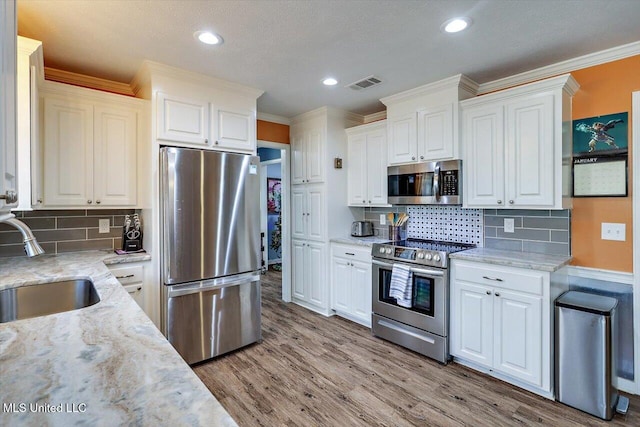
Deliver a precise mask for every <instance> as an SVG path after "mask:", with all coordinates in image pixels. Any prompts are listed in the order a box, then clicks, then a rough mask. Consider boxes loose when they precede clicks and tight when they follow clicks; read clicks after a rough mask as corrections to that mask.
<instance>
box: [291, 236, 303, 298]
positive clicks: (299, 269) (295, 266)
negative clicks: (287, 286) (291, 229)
mask: <svg viewBox="0 0 640 427" xmlns="http://www.w3.org/2000/svg"><path fill="white" fill-rule="evenodd" d="M305 248H306V243H304V242H302V241H300V240H292V241H291V278H292V281H293V297H294V298H297V299H299V300H303V301H305V300H306V299H307V293H306V292H305V283H306V280H305V276H306V274H305V272H306V270H307V267H306V265H305V260H306V257H305Z"/></svg>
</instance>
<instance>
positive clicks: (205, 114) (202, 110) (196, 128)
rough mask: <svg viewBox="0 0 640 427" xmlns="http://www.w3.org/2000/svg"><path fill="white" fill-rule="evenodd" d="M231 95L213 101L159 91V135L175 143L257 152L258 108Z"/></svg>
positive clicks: (214, 148) (163, 139)
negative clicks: (244, 104)
mask: <svg viewBox="0 0 640 427" xmlns="http://www.w3.org/2000/svg"><path fill="white" fill-rule="evenodd" d="M227 97H228V95H226V94H224V95H220V99H218V100H211V102H210V101H209V100H203V99H197V98H193V99H190V98H186V97H184V96H174V95H170V94H167V93H163V92H158V94H157V130H156V134H157V138H158V139H159V140H161V141H163V142H164V141H166V142H164V143H169V144H172V143H177V144H175V145H184V146H188V147H189V146H190V147H196V148H204V149H211V150H223V151H233V152H240V153H248V154H254V153H255V152H256V113H255V110H254V109H252V108H251V105H249V103H247V105H246V106H245V107H243V106H242V104H243V103H242V102H236V101H235V100H233V99H227ZM230 98H233V97H230ZM225 100H226V101H228V103H225ZM253 108H255V100H254V101H253Z"/></svg>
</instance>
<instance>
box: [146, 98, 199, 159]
mask: <svg viewBox="0 0 640 427" xmlns="http://www.w3.org/2000/svg"><path fill="white" fill-rule="evenodd" d="M157 96H158V104H157V109H158V111H157V118H158V129H157V133H158V135H157V138H158V139H162V140H165V141H177V142H184V143H188V144H193V145H196V146H200V147H206V146H208V145H209V144H208V143H209V141H208V136H207V128H208V126H207V118H208V110H209V103H208V102H206V101H199V100H193V99H185V98H179V97H174V96H172V95H168V94H165V93H162V92H158V95H157Z"/></svg>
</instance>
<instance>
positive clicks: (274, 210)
mask: <svg viewBox="0 0 640 427" xmlns="http://www.w3.org/2000/svg"><path fill="white" fill-rule="evenodd" d="M281 208H282V180H281V179H280V178H267V212H268V213H270V214H279V213H280V211H281Z"/></svg>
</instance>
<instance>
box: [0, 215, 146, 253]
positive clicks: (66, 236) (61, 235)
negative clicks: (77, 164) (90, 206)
mask: <svg viewBox="0 0 640 427" xmlns="http://www.w3.org/2000/svg"><path fill="white" fill-rule="evenodd" d="M135 212H136V211H135V209H99V210H86V209H78V210H35V211H20V212H13V214H15V216H16V218H17V219H19V220H21V221H23V222H24V223H25V224H27V225H28V226H29V228H31V231H33V234H34V235H35V237H36V239H37V240H38V243H39V244H40V246H42V248H43V249H44V250H45V253H48V254H56V253H63V252H76V251H88V250H96V249H109V250H113V249H119V248H120V247H121V246H122V225H123V223H124V216H125V215H127V214H133V213H135ZM105 218H108V219H109V224H110V229H109V232H108V233H99V232H98V220H100V219H105ZM143 226H144V225H143ZM20 255H24V250H23V244H22V234H20V232H19V231H18V230H16V229H15V228H13V227H12V226H10V225H7V224H0V257H7V256H20Z"/></svg>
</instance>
